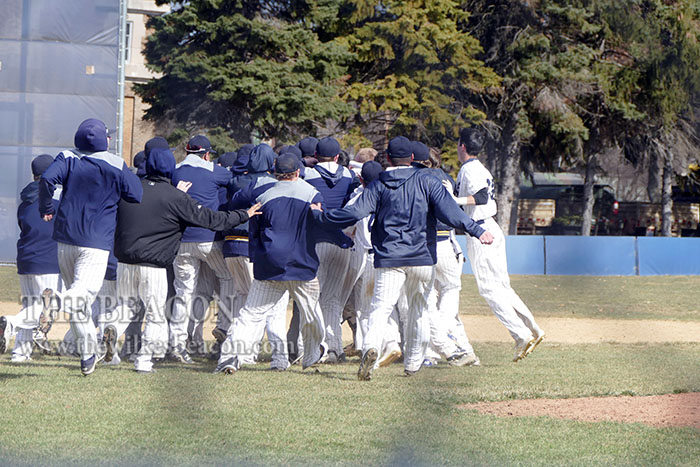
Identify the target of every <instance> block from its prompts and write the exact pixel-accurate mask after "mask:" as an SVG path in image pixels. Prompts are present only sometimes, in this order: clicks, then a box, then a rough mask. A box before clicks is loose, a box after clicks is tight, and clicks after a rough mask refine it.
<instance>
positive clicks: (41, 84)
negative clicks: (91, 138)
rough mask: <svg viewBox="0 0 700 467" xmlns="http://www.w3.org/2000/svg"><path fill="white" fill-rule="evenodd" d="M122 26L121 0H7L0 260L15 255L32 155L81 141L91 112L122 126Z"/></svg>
mask: <svg viewBox="0 0 700 467" xmlns="http://www.w3.org/2000/svg"><path fill="white" fill-rule="evenodd" d="M118 31H119V1H118V0H70V1H59V0H3V1H2V14H0V60H1V61H2V64H1V67H2V68H1V70H0V167H2V171H0V261H14V259H15V255H16V250H15V243H16V240H17V237H18V234H19V229H18V228H17V219H16V213H17V205H18V204H19V202H18V199H19V193H20V191H21V190H22V188H23V187H24V186H25V185H26V184H27V183H29V182H30V181H31V180H32V175H31V170H30V163H31V160H32V159H33V158H34V157H35V156H37V155H39V154H42V153H47V154H51V155H52V156H55V155H56V154H58V153H59V152H60V151H61V150H63V149H67V148H71V147H73V135H74V134H75V130H76V129H77V128H78V125H79V124H80V122H82V121H83V120H85V119H87V118H99V119H100V120H102V121H104V122H105V124H106V125H107V128H110V129H112V130H114V129H116V127H117V106H118V95H119V87H118V77H119V75H118V56H119V34H118ZM113 141H114V139H113Z"/></svg>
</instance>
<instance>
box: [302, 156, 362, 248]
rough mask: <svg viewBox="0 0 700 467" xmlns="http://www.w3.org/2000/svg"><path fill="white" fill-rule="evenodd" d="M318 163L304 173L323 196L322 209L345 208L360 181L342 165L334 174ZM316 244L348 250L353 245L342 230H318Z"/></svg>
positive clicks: (307, 179)
mask: <svg viewBox="0 0 700 467" xmlns="http://www.w3.org/2000/svg"><path fill="white" fill-rule="evenodd" d="M322 164H323V163H322V162H321V163H318V164H316V166H314V168H313V169H309V170H307V171H306V177H304V180H306V181H307V182H308V183H309V184H311V186H313V187H314V188H316V190H318V192H319V193H321V196H323V209H324V210H326V209H339V208H342V207H343V206H345V204H346V203H347V202H348V200H349V199H350V197H351V195H352V193H353V192H354V191H355V188H357V187H358V186H360V181H359V180H358V179H357V177H356V176H355V174H354V173H353V172H352V171H351V170H349V169H348V168H346V167H343V166H342V165H337V168H336V170H335V171H334V172H331V171H330V170H328V169H326V168H325V167H323V165H322ZM316 240H317V242H318V243H322V242H326V243H332V244H334V245H337V246H339V247H341V248H349V247H351V246H352V245H353V243H352V240H351V239H350V237H348V236H347V235H345V234H344V233H343V232H342V229H330V228H325V229H320V230H318V231H317V232H316Z"/></svg>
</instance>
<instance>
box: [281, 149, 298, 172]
mask: <svg viewBox="0 0 700 467" xmlns="http://www.w3.org/2000/svg"><path fill="white" fill-rule="evenodd" d="M298 169H299V159H297V156H295V155H294V154H290V153H284V154H280V156H279V157H278V158H277V159H275V173H277V174H288V173H292V172H294V171H296V170H298Z"/></svg>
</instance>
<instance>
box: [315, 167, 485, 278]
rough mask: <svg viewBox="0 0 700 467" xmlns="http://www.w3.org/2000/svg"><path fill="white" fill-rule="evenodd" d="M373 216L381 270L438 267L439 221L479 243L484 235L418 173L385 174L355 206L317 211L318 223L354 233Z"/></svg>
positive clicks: (423, 172) (427, 174)
mask: <svg viewBox="0 0 700 467" xmlns="http://www.w3.org/2000/svg"><path fill="white" fill-rule="evenodd" d="M370 214H374V219H373V223H372V228H371V229H372V246H373V248H374V266H375V267H377V268H390V267H401V266H429V265H433V264H435V263H436V262H437V255H436V250H435V243H436V235H437V229H436V224H437V221H438V219H439V220H440V221H442V222H444V223H445V224H447V225H449V226H452V227H453V228H460V229H463V230H465V231H466V232H467V233H469V234H470V235H472V236H474V237H479V236H481V235H482V234H483V233H484V229H483V228H481V227H480V226H479V225H478V224H477V223H476V222H474V221H473V220H472V219H471V218H470V217H469V216H467V215H466V214H465V213H464V211H462V210H461V209H460V207H459V206H458V205H457V203H455V201H454V200H453V199H452V197H451V196H449V194H448V193H447V190H445V187H443V186H442V184H441V183H440V180H438V178H437V177H435V176H434V175H433V174H431V173H430V172H429V171H427V170H418V169H415V168H414V167H399V168H396V169H395V170H387V171H385V172H382V173H381V174H380V175H379V179H377V180H375V181H374V182H372V183H370V184H369V185H368V186H367V187H365V190H364V191H363V193H362V195H360V197H359V198H358V199H357V201H356V202H355V203H354V204H352V205H349V206H346V207H345V208H342V209H336V210H329V211H324V212H319V211H314V216H315V218H316V219H317V221H319V222H320V223H322V224H333V225H336V226H338V227H349V226H350V225H352V224H354V223H355V222H357V221H358V220H360V219H362V218H363V217H366V216H369V215H370Z"/></svg>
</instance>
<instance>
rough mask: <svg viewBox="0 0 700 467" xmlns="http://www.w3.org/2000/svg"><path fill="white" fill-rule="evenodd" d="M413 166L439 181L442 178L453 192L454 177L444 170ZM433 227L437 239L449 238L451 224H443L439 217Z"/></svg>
mask: <svg viewBox="0 0 700 467" xmlns="http://www.w3.org/2000/svg"><path fill="white" fill-rule="evenodd" d="M413 166H414V167H415V168H416V169H419V170H425V171H426V173H430V174H433V175H434V176H436V177H437V178H438V180H440V182H442V181H443V180H446V181H448V182H450V185H452V192H454V189H455V185H456V183H455V181H454V179H453V178H452V177H450V176H449V174H448V173H447V172H445V171H444V170H442V169H440V168H438V167H435V168H428V167H426V166H424V165H422V164H414V165H413ZM435 228H436V229H437V231H438V241H443V240H447V239H449V238H450V233H449V232H450V230H454V229H453V228H452V227H451V226H449V225H447V224H445V223H444V222H442V221H441V220H440V219H438V220H437V224H436V225H435Z"/></svg>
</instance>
